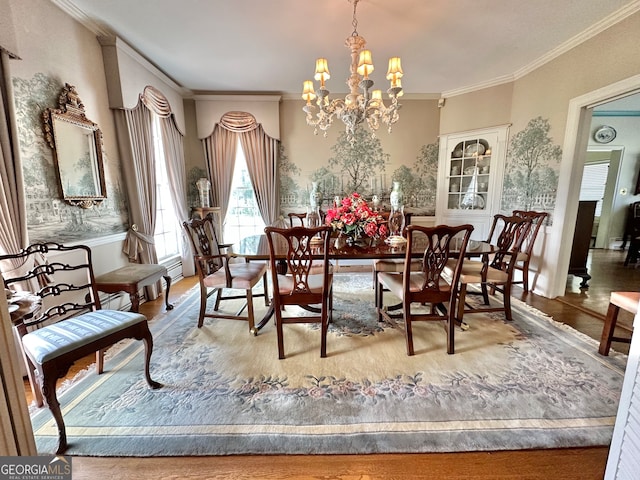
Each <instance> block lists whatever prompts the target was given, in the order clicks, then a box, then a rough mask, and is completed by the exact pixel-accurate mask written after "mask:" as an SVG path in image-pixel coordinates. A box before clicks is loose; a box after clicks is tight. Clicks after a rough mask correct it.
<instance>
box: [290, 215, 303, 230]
mask: <svg viewBox="0 0 640 480" xmlns="http://www.w3.org/2000/svg"><path fill="white" fill-rule="evenodd" d="M288 217H289V226H290V227H291V228H293V227H304V226H305V224H304V221H305V220H306V218H307V214H306V213H296V212H290V213H289V214H288Z"/></svg>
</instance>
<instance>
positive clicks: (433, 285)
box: [376, 225, 473, 355]
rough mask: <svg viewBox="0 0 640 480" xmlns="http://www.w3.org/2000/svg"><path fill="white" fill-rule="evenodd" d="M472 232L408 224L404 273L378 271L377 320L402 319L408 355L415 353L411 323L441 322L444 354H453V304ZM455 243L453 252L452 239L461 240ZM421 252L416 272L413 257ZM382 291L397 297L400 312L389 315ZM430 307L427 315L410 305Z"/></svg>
mask: <svg viewBox="0 0 640 480" xmlns="http://www.w3.org/2000/svg"><path fill="white" fill-rule="evenodd" d="M472 231H473V226H472V225H460V226H456V227H450V226H447V225H438V226H436V227H420V226H417V225H409V227H407V253H406V257H405V260H404V262H403V264H402V265H403V267H404V271H403V272H401V273H397V272H380V273H379V274H378V281H379V282H380V283H381V285H382V286H384V289H383V288H382V286H381V287H380V288H378V289H376V291H377V295H376V310H377V312H378V320H379V321H381V320H382V319H385V320H387V321H389V322H391V323H394V320H395V319H399V318H404V330H405V337H406V347H407V355H413V354H414V346H413V326H412V325H413V323H414V322H417V321H440V322H444V324H445V329H446V332H447V353H449V354H453V353H454V351H455V346H454V345H455V342H454V327H455V316H456V301H457V289H458V279H459V277H460V270H461V266H462V261H463V260H462V259H463V258H464V254H465V251H466V248H467V243H468V241H469V236H470V235H471V232H472ZM460 236H462V237H461V241H460V243H457V242H456V251H455V252H454V251H453V249H452V243H453V242H452V241H453V239H454V238H460ZM416 252H420V253H421V257H420V258H417V260H418V262H419V265H420V268H419V269H417V271H415V270H416V268H415V264H414V263H413V260H414V259H413V255H415V254H416ZM454 257H455V258H454ZM447 265H449V266H450V267H452V272H451V275H450V276H449V279H448V280H447V279H446V278H445V276H444V275H443V273H444V270H445V267H447ZM384 290H389V291H390V292H391V294H393V295H394V296H396V297H398V298H399V299H400V300H401V302H402V313H401V314H391V313H389V309H388V308H385V306H384V297H385V295H384ZM416 303H419V304H422V305H426V304H429V306H430V308H429V312H428V313H425V312H416V311H415V309H414V310H412V304H416ZM445 303H446V304H448V310H447V311H446V312H445V313H444V314H442V313H439V309H442V308H443V306H444V304H445Z"/></svg>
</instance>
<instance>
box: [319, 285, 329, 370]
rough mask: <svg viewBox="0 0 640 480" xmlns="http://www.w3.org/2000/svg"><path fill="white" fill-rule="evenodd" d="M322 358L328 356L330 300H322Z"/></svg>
mask: <svg viewBox="0 0 640 480" xmlns="http://www.w3.org/2000/svg"><path fill="white" fill-rule="evenodd" d="M320 322H321V323H320V357H321V358H325V357H326V356H327V331H328V330H329V299H328V298H324V299H323V300H322V313H321V314H320Z"/></svg>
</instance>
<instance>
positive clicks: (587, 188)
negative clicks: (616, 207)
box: [580, 162, 609, 217]
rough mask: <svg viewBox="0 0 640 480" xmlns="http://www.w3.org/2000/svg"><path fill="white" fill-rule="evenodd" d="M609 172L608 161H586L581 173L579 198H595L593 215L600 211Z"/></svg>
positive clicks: (597, 215)
mask: <svg viewBox="0 0 640 480" xmlns="http://www.w3.org/2000/svg"><path fill="white" fill-rule="evenodd" d="M608 174H609V162H605V163H587V164H585V166H584V171H583V174H582V185H581V186H580V200H597V201H598V203H597V204H596V213H595V216H596V217H599V216H600V213H601V211H602V200H603V198H604V189H605V188H606V186H607V175H608Z"/></svg>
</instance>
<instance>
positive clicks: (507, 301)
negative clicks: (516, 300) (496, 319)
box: [502, 283, 513, 322]
mask: <svg viewBox="0 0 640 480" xmlns="http://www.w3.org/2000/svg"><path fill="white" fill-rule="evenodd" d="M502 297H503V298H502V303H503V304H504V316H505V318H506V319H507V321H509V322H511V321H512V320H513V316H512V314H511V284H510V283H505V284H504V285H503V286H502Z"/></svg>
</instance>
